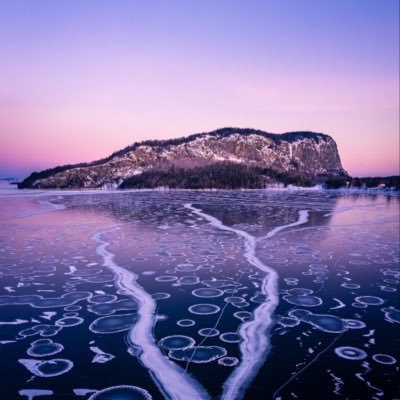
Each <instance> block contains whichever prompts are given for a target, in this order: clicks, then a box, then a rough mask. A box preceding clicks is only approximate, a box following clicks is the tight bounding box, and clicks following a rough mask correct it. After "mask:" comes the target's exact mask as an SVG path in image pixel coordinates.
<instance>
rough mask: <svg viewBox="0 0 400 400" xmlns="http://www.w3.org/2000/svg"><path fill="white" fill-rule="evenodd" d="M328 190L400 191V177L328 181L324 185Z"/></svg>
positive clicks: (334, 179) (332, 179)
mask: <svg viewBox="0 0 400 400" xmlns="http://www.w3.org/2000/svg"><path fill="white" fill-rule="evenodd" d="M324 186H325V188H326V189H341V188H357V189H374V188H378V187H379V188H381V189H395V190H400V176H387V177H366V178H351V177H340V178H331V179H328V180H327V181H326V182H325V184H324Z"/></svg>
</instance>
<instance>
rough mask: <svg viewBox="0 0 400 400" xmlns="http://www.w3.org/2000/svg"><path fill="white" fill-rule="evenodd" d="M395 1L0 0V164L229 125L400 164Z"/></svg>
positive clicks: (355, 164) (390, 168) (34, 167)
mask: <svg viewBox="0 0 400 400" xmlns="http://www.w3.org/2000/svg"><path fill="white" fill-rule="evenodd" d="M399 3H400V2H399V1H398V0H335V1H331V0H276V1H275V0H261V1H257V0H246V1H237V0H226V1H225V0H202V1H197V0H187V1H181V0H177V1H175V0H168V1H139V0H137V1H136V0H108V1H104V0H56V1H55V0H35V1H33V0H0V60H1V61H0V177H5V176H15V177H19V178H21V177H25V176H27V175H28V174H30V173H31V172H32V171H38V170H42V169H44V168H49V167H54V166H57V165H63V164H69V163H77V162H85V161H86V162H88V161H92V160H95V159H99V158H102V157H105V156H107V155H109V154H111V153H112V152H114V151H116V150H119V149H121V148H124V147H126V146H128V145H130V144H132V143H134V142H138V141H142V140H147V139H167V138H174V137H181V136H186V135H189V134H193V133H199V132H207V131H212V130H215V129H217V128H222V127H226V126H232V127H242V128H246V127H247V128H255V129H261V130H264V131H267V132H272V133H284V132H290V131H300V130H307V131H314V132H322V133H326V134H328V135H331V136H332V137H333V138H334V139H335V140H336V142H337V144H338V148H339V152H340V156H341V159H342V163H343V166H344V168H345V169H346V170H347V171H348V172H349V173H350V175H352V176H371V175H372V176H377V175H378V176H385V175H394V174H396V175H398V174H400V171H399Z"/></svg>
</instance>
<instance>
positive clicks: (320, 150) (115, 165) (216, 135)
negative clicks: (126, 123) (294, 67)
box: [19, 128, 347, 189]
mask: <svg viewBox="0 0 400 400" xmlns="http://www.w3.org/2000/svg"><path fill="white" fill-rule="evenodd" d="M223 161H229V162H233V163H240V164H244V165H248V166H254V167H260V168H266V169H270V170H273V171H276V172H292V171H293V172H296V173H298V174H302V175H305V176H309V177H317V176H328V177H335V176H346V175H347V173H346V171H345V170H344V169H343V167H342V164H341V161H340V157H339V153H338V150H337V146H336V143H335V141H334V140H333V139H332V138H331V137H330V136H328V135H324V134H321V133H313V132H292V133H285V134H281V135H277V134H270V133H266V132H262V131H258V130H253V129H237V128H224V129H219V130H217V131H214V132H210V133H203V134H197V135H192V136H188V137H184V138H180V139H173V140H166V141H147V142H142V143H135V144H134V145H132V146H129V147H127V148H125V149H123V150H121V151H118V152H116V153H114V154H112V155H111V156H109V157H107V158H106V159H103V160H98V161H95V162H93V163H88V164H78V165H67V166H61V167H56V168H53V169H50V170H45V171H42V172H35V173H33V174H31V175H30V176H29V177H28V178H26V179H25V180H24V181H23V182H22V183H21V184H20V185H19V187H20V188H41V189H45V188H62V189H64V188H68V189H70V188H116V187H119V186H120V185H121V183H122V182H124V181H125V180H126V179H128V178H130V177H132V176H134V175H138V174H141V173H143V172H144V171H149V170H152V169H158V170H162V169H163V168H170V167H171V166H172V165H175V166H177V167H179V168H185V169H190V168H195V167H199V166H200V167H201V166H205V165H209V164H213V163H216V162H223Z"/></svg>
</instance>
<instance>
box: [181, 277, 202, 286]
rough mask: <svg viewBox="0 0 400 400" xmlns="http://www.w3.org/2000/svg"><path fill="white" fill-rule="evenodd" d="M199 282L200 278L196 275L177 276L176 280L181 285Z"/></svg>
mask: <svg viewBox="0 0 400 400" xmlns="http://www.w3.org/2000/svg"><path fill="white" fill-rule="evenodd" d="M199 282H200V278H199V277H197V276H182V278H179V280H178V281H177V283H179V284H181V285H196V284H197V283H199Z"/></svg>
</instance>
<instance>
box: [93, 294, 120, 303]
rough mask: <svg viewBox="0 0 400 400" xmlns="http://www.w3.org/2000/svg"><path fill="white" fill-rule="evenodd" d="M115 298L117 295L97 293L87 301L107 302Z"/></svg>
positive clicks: (111, 301)
mask: <svg viewBox="0 0 400 400" xmlns="http://www.w3.org/2000/svg"><path fill="white" fill-rule="evenodd" d="M116 300H117V296H115V295H113V294H98V295H95V296H92V297H91V298H90V299H88V301H89V303H94V304H108V303H113V302H114V301H116Z"/></svg>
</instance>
